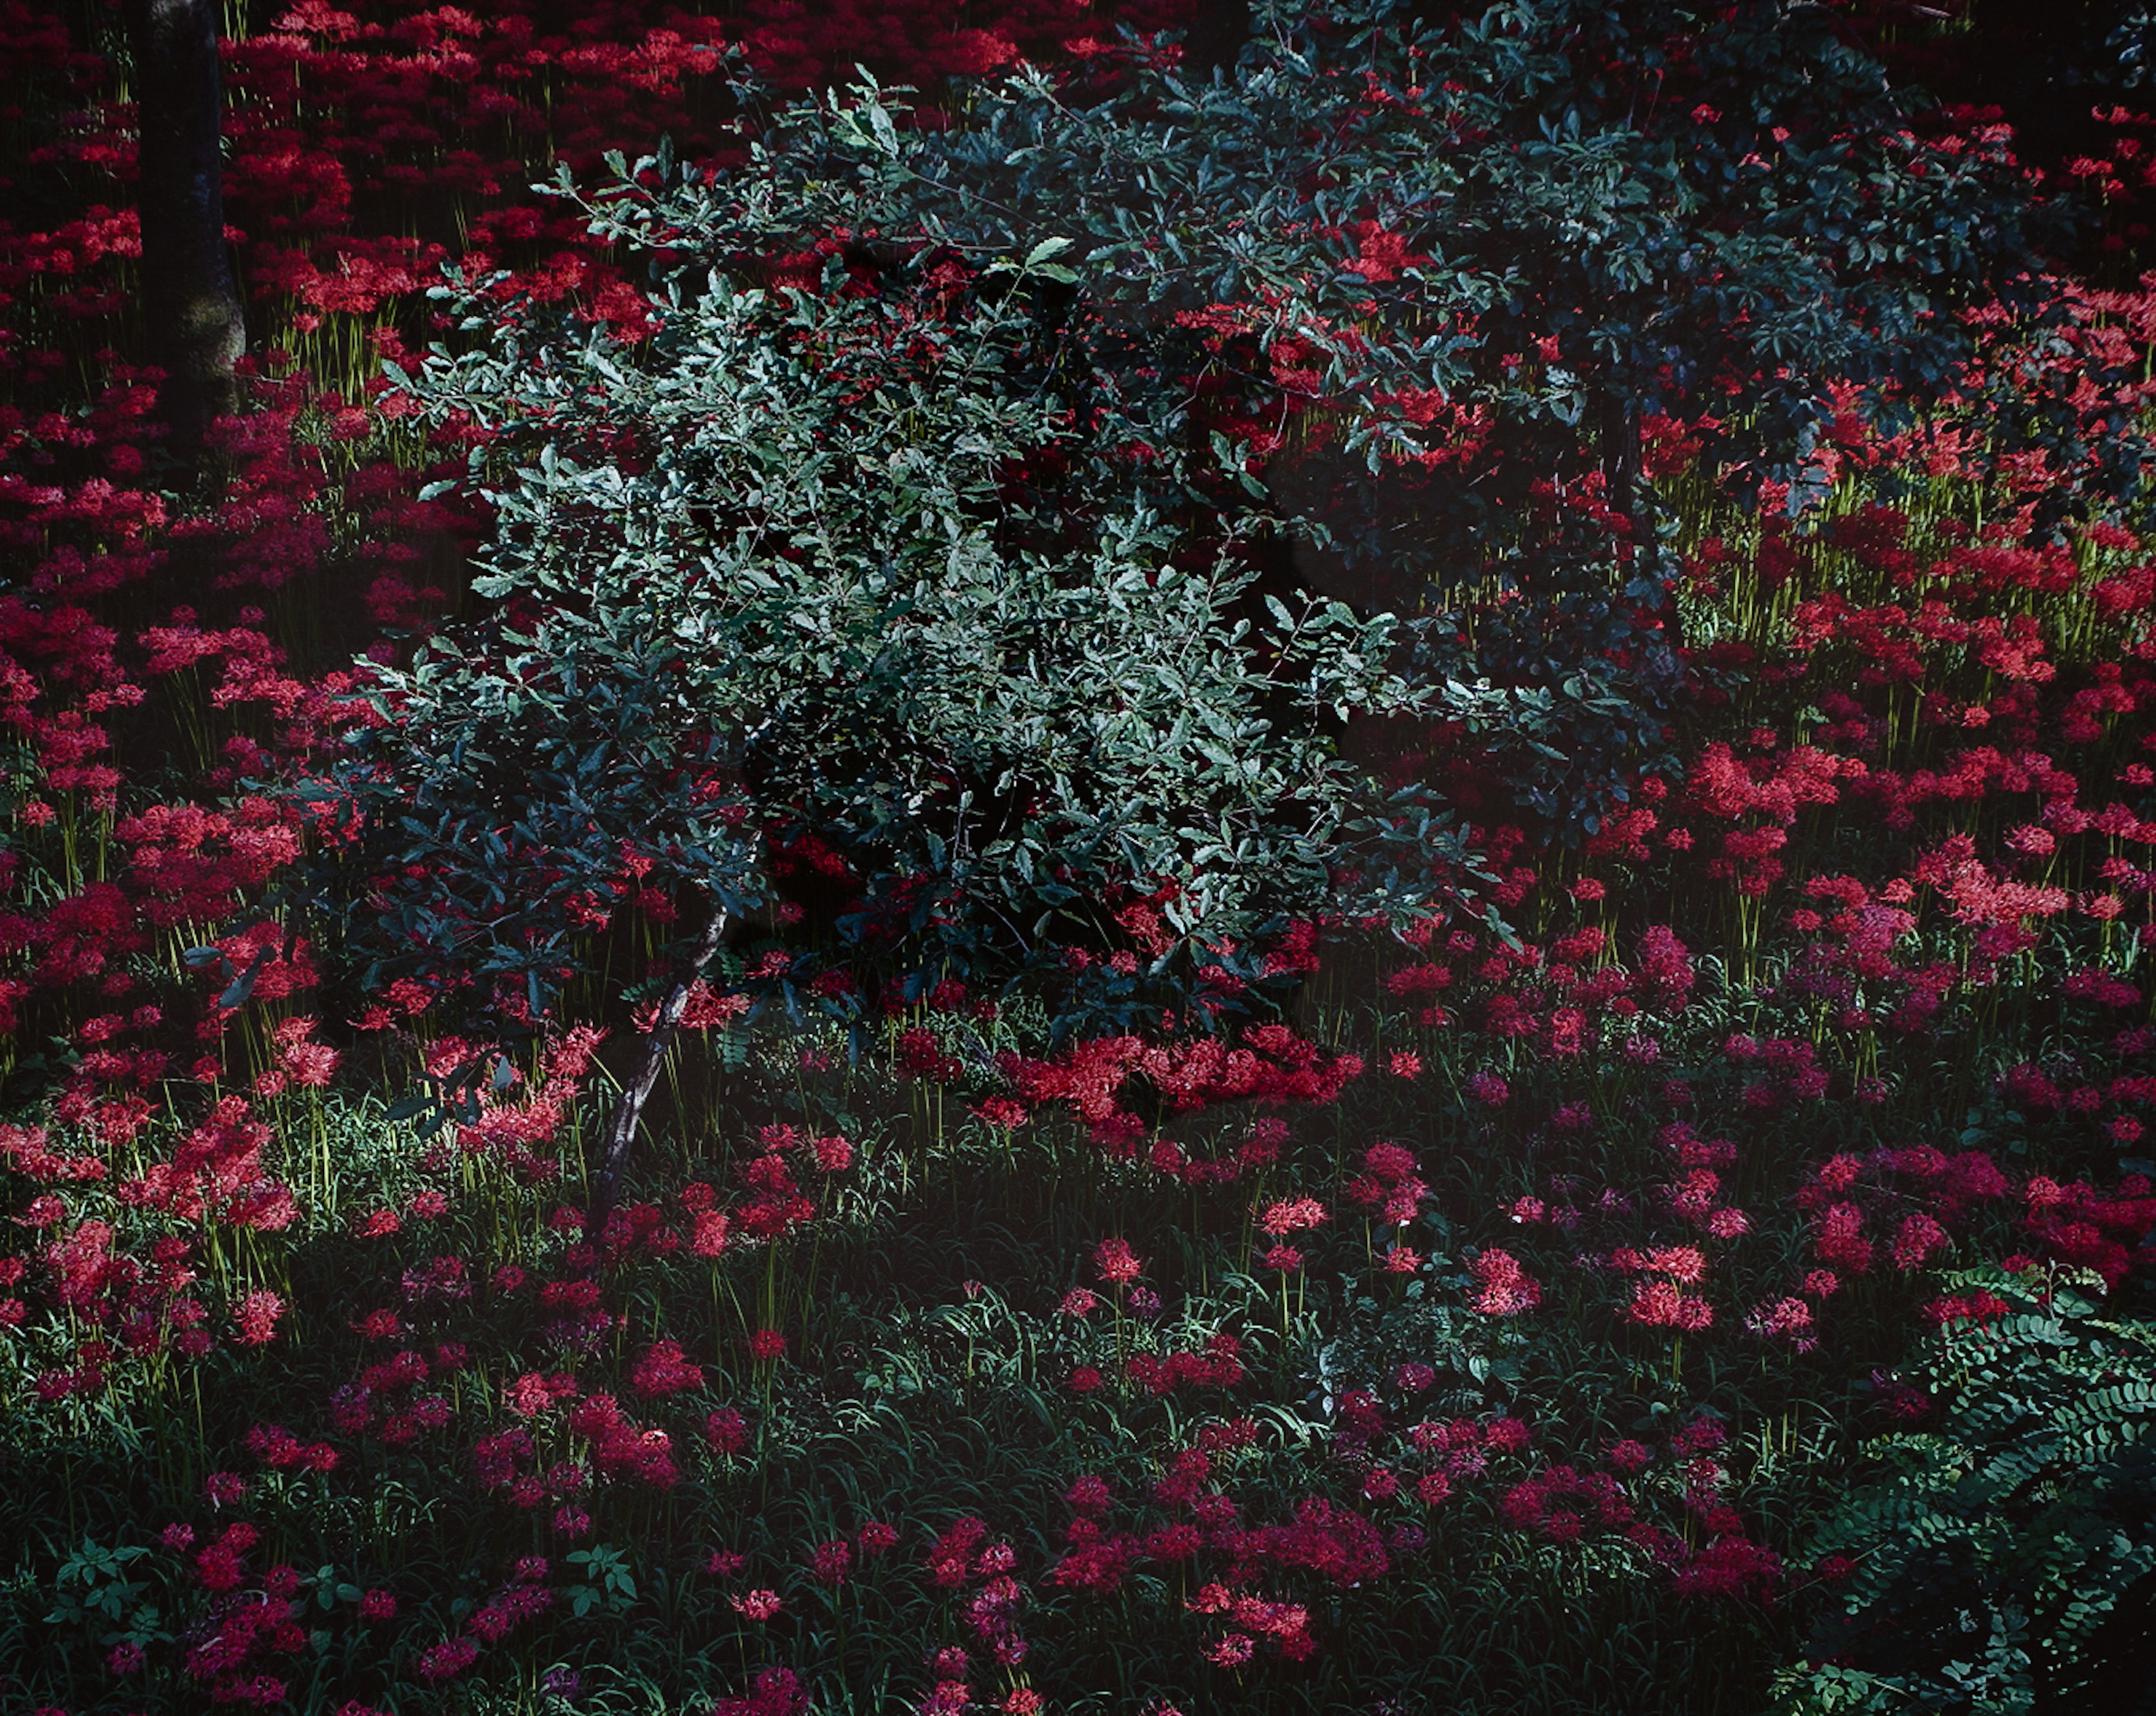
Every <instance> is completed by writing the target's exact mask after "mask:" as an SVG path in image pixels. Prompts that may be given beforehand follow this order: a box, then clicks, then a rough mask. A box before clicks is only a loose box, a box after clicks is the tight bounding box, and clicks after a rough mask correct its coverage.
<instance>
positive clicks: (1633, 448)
mask: <svg viewBox="0 0 2156 1716" xmlns="http://www.w3.org/2000/svg"><path fill="white" fill-rule="evenodd" d="M1599 432H1600V439H1601V446H1602V476H1603V482H1604V488H1605V489H1606V491H1607V493H1608V494H1609V510H1611V511H1612V512H1614V513H1615V514H1617V515H1619V516H1620V518H1623V519H1625V520H1626V521H1627V522H1629V523H1630V525H1631V526H1632V566H1633V571H1634V572H1635V575H1637V576H1640V577H1651V578H1655V579H1657V580H1659V579H1660V578H1661V558H1662V546H1661V535H1660V533H1659V532H1658V531H1657V530H1656V528H1655V496H1654V491H1653V490H1652V489H1650V488H1649V487H1648V486H1647V477H1646V463H1645V452H1644V449H1643V448H1642V445H1641V441H1640V406H1639V402H1638V401H1637V400H1635V399H1632V398H1629V397H1623V396H1620V395H1617V394H1607V395H1604V398H1603V402H1602V421H1601V423H1600V425H1599ZM1655 617H1656V618H1657V619H1659V620H1660V621H1661V622H1662V635H1663V637H1664V638H1665V640H1666V642H1667V643H1669V645H1670V647H1671V648H1673V649H1675V648H1682V647H1683V644H1684V628H1683V619H1682V617H1681V615H1680V614H1679V612H1677V599H1676V592H1674V591H1672V592H1667V593H1666V594H1664V595H1663V596H1662V597H1661V599H1660V601H1659V602H1657V603H1656V604H1655Z"/></svg>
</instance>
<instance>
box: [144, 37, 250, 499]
mask: <svg viewBox="0 0 2156 1716" xmlns="http://www.w3.org/2000/svg"><path fill="white" fill-rule="evenodd" d="M122 3H123V9H124V12H125V14H126V23H127V45H128V49H129V52H130V53H131V54H132V55H133V58H134V61H135V74H134V81H135V100H136V115H137V121H136V123H137V129H138V131H139V132H140V135H141V190H140V192H139V202H140V207H141V221H142V307H143V311H144V314H145V315H146V319H147V320H148V324H149V343H150V357H151V361H152V362H154V363H156V364H157V366H158V367H159V368H161V369H162V370H163V371H164V372H165V381H164V385H163V387H162V388H161V389H160V390H159V392H158V395H157V403H158V408H159V412H160V414H161V415H162V417H163V418H164V420H165V424H166V427H167V430H168V432H169V433H170V435H171V438H172V439H171V445H172V450H173V451H174V452H175V453H177V455H178V456H179V457H180V458H182V460H183V461H185V462H186V463H187V464H189V465H193V464H194V462H195V461H196V459H197V458H198V457H199V455H200V453H201V451H202V444H203V435H204V433H205V432H206V431H207V430H208V428H209V425H210V421H211V419H212V418H213V417H218V416H223V415H228V414H229V413H230V412H232V411H233V409H234V406H235V405H236V403H237V384H236V382H235V381H234V373H233V371H234V365H236V364H237V363H238V362H239V358H240V356H241V354H242V353H243V352H244V351H246V349H247V329H246V324H245V322H244V319H243V316H242V314H241V309H240V302H239V289H238V288H237V286H235V285H234V282H233V277H232V264H231V262H230V260H229V259H228V256H227V254H226V251H225V243H224V185H223V155H222V141H223V138H222V115H223V97H222V94H221V91H220V90H219V87H218V66H217V24H218V18H217V0H122Z"/></svg>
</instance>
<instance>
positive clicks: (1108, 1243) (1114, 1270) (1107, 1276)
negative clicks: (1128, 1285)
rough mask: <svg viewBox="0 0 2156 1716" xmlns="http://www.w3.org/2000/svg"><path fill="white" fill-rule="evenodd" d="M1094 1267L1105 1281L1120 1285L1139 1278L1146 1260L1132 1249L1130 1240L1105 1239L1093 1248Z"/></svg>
mask: <svg viewBox="0 0 2156 1716" xmlns="http://www.w3.org/2000/svg"><path fill="white" fill-rule="evenodd" d="M1093 1267H1094V1268H1095V1269H1096V1270H1098V1271H1099V1272H1100V1276H1101V1279H1102V1280H1103V1281H1106V1282H1111V1283H1115V1284H1116V1285H1118V1286H1120V1285H1121V1284H1122V1283H1125V1282H1127V1281H1135V1280H1137V1278H1138V1273H1139V1272H1140V1271H1141V1270H1142V1269H1143V1268H1145V1262H1144V1260H1143V1259H1142V1258H1140V1257H1139V1256H1138V1254H1137V1252H1134V1251H1132V1249H1131V1247H1130V1242H1129V1241H1128V1240H1125V1239H1104V1240H1102V1241H1101V1242H1100V1244H1099V1245H1097V1246H1096V1247H1094V1248H1093Z"/></svg>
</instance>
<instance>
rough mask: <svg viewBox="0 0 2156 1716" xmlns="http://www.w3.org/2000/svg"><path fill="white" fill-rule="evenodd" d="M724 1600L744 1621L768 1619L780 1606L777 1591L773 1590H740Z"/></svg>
mask: <svg viewBox="0 0 2156 1716" xmlns="http://www.w3.org/2000/svg"><path fill="white" fill-rule="evenodd" d="M726 1601H728V1602H729V1603H731V1604H732V1605H733V1606H734V1612H735V1613H736V1614H737V1615H739V1616H741V1617H742V1619H743V1620H745V1621H768V1620H770V1619H771V1617H772V1616H774V1615H776V1614H777V1613H778V1611H779V1609H780V1607H781V1604H780V1602H779V1600H778V1592H777V1591H742V1592H740V1593H738V1594H737V1595H736V1596H729V1597H728V1598H727V1599H726Z"/></svg>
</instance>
